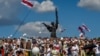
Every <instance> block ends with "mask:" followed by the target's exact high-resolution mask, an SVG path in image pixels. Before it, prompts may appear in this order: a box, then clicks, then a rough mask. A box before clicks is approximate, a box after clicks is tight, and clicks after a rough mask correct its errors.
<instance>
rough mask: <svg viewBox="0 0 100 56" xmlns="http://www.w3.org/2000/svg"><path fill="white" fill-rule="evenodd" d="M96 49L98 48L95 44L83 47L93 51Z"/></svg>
mask: <svg viewBox="0 0 100 56" xmlns="http://www.w3.org/2000/svg"><path fill="white" fill-rule="evenodd" d="M95 47H96V45H95V44H88V45H85V46H84V47H83V49H93V48H95Z"/></svg>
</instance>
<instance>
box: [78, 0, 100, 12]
mask: <svg viewBox="0 0 100 56" xmlns="http://www.w3.org/2000/svg"><path fill="white" fill-rule="evenodd" d="M77 5H78V6H79V7H84V8H88V9H92V10H99V11H100V0H80V1H79V2H78V4H77Z"/></svg>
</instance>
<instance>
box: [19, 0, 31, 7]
mask: <svg viewBox="0 0 100 56" xmlns="http://www.w3.org/2000/svg"><path fill="white" fill-rule="evenodd" d="M21 3H22V4H23V5H25V6H27V7H30V8H32V7H33V4H32V2H31V1H29V0H22V1H21Z"/></svg>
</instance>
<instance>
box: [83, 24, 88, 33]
mask: <svg viewBox="0 0 100 56" xmlns="http://www.w3.org/2000/svg"><path fill="white" fill-rule="evenodd" d="M82 28H83V29H84V30H86V31H88V32H90V29H89V28H88V27H87V26H86V25H85V24H83V25H82Z"/></svg>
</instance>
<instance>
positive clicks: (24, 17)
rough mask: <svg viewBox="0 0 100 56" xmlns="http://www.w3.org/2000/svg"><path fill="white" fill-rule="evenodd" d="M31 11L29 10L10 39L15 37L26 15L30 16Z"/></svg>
mask: <svg viewBox="0 0 100 56" xmlns="http://www.w3.org/2000/svg"><path fill="white" fill-rule="evenodd" d="M30 12H31V10H29V11H28V12H27V14H26V15H25V16H24V18H23V20H22V22H21V23H20V24H19V26H18V27H17V29H16V30H15V32H14V33H13V35H12V37H14V36H15V35H16V33H17V32H18V30H19V29H20V27H21V26H22V25H23V23H24V21H25V20H26V19H27V17H28V15H29V14H30Z"/></svg>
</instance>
